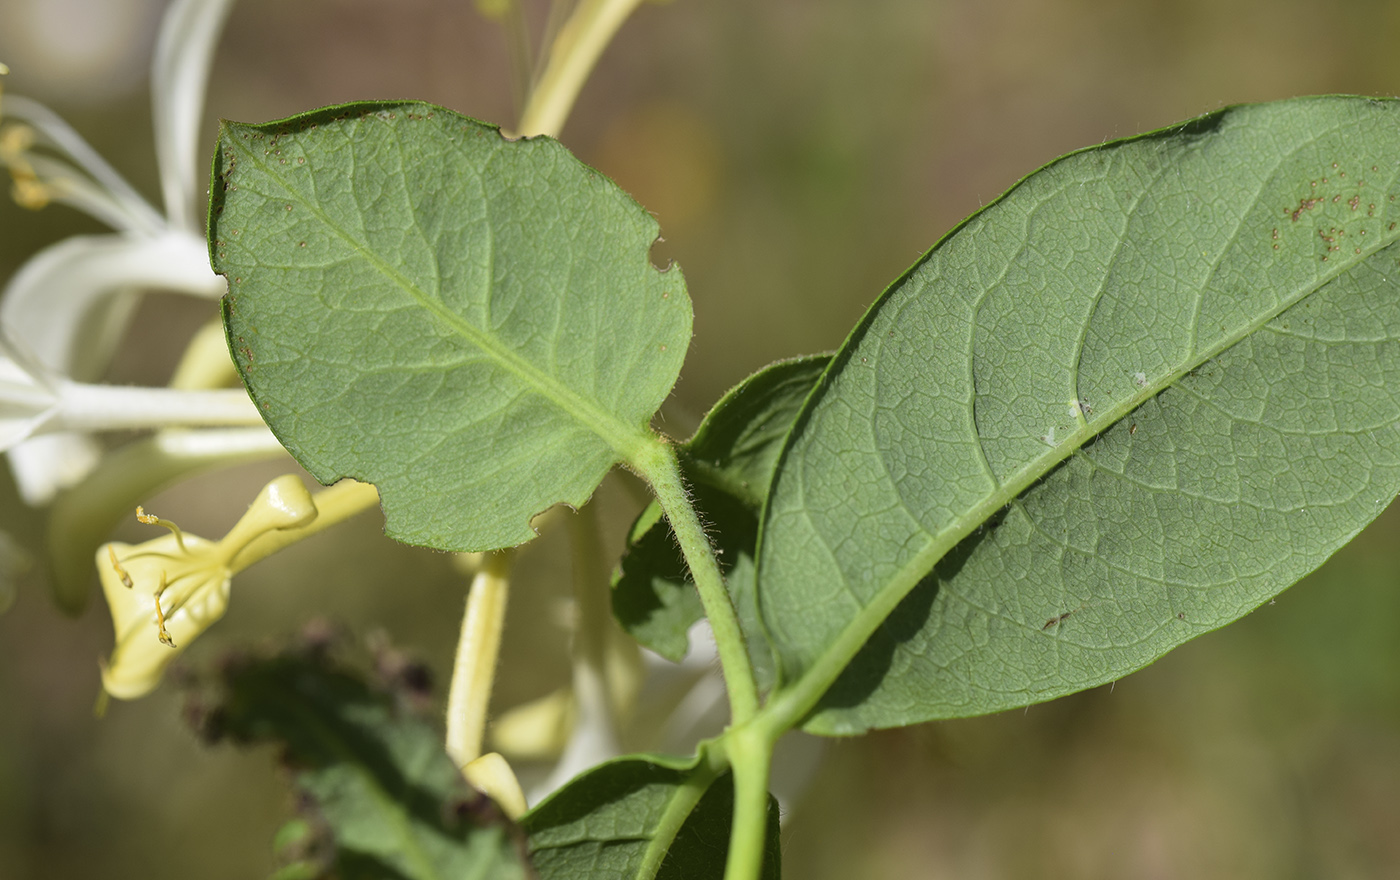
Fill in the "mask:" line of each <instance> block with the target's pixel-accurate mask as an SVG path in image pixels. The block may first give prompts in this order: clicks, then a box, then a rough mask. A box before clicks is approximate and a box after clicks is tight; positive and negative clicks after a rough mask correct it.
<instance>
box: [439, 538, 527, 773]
mask: <svg viewBox="0 0 1400 880" xmlns="http://www.w3.org/2000/svg"><path fill="white" fill-rule="evenodd" d="M514 558H515V552H514V551H513V550H498V551H495V552H493V553H488V554H486V556H485V559H484V560H483V561H482V564H481V568H480V570H478V571H477V573H476V577H474V578H473V579H472V585H471V590H470V591H469V592H468V593H467V607H466V611H465V612H464V613H463V615H462V636H461V639H460V640H459V641H458V642H457V659H456V661H455V662H454V663H453V664H452V685H451V688H450V689H449V691H448V695H447V753H448V754H449V755H451V756H452V760H453V761H455V762H456V763H457V766H458V767H466V766H467V765H468V764H470V763H471V762H472V761H475V760H476V759H477V758H479V757H481V741H482V738H483V735H484V734H485V732H486V710H487V707H488V705H489V704H490V702H491V685H492V682H493V681H494V679H495V677H496V658H497V657H498V656H499V654H500V649H501V630H502V629H503V628H504V626H505V619H506V599H507V597H508V595H509V593H510V566H511V562H512V561H513V560H514Z"/></svg>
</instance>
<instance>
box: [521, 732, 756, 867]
mask: <svg viewBox="0 0 1400 880" xmlns="http://www.w3.org/2000/svg"><path fill="white" fill-rule="evenodd" d="M711 780H712V781H711ZM733 811H734V787H733V779H732V777H731V776H730V775H729V774H728V773H725V774H723V775H721V776H720V777H719V778H718V779H714V778H713V777H712V776H707V775H706V774H705V772H704V771H703V770H700V769H697V767H696V765H695V763H694V762H693V761H692V762H675V761H672V760H670V759H666V758H661V757H631V758H619V759H617V760H615V761H610V762H608V763H606V764H603V765H600V766H598V767H595V768H594V769H592V770H589V771H588V772H586V773H584V774H582V775H580V776H578V777H577V778H575V779H574V780H573V781H572V782H570V783H569V784H568V785H567V786H565V787H564V788H562V789H560V790H559V791H558V792H556V793H555V794H553V795H551V796H550V797H549V798H548V799H547V800H545V801H544V802H542V803H541V804H540V805H539V806H537V807H535V808H534V809H533V810H531V811H530V812H529V813H528V814H527V815H526V816H525V817H524V819H523V823H524V825H525V829H526V831H527V832H528V833H529V835H530V850H531V858H532V861H533V862H534V864H535V868H536V870H537V871H538V872H539V876H540V877H541V880H554V878H558V880H565V878H576V877H599V878H601V877H609V878H629V880H630V878H635V880H651V878H653V877H655V878H657V880H721V878H722V877H723V876H724V866H725V858H726V856H727V854H728V849H729V832H730V824H731V822H732V819H733ZM767 829H768V838H767V844H766V847H765V853H764V863H763V874H762V877H763V880H778V878H779V877H780V876H781V875H782V873H781V858H782V852H781V849H780V848H779V845H778V804H777V801H776V800H774V799H772V798H770V799H769V816H768V826H767ZM653 857H659V858H660V862H659V863H658V864H652V865H650V866H649V867H648V859H649V858H653ZM652 872H655V873H652Z"/></svg>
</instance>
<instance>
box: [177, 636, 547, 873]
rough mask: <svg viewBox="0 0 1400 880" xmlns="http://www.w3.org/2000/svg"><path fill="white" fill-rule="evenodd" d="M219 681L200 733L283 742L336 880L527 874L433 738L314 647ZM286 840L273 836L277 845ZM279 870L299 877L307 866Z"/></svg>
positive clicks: (507, 828)
mask: <svg viewBox="0 0 1400 880" xmlns="http://www.w3.org/2000/svg"><path fill="white" fill-rule="evenodd" d="M220 685H221V689H222V695H221V697H220V699H219V700H218V702H217V704H216V705H215V706H214V707H213V708H212V709H208V710H204V712H203V715H204V719H205V720H204V723H203V727H204V732H205V733H206V735H207V736H209V738H210V739H214V740H217V739H220V738H223V737H228V738H231V739H233V740H234V741H237V742H242V743H254V742H275V743H277V744H279V745H280V746H281V747H282V750H283V754H284V756H285V760H286V761H287V762H288V763H289V764H290V765H291V766H292V768H293V769H294V770H295V771H296V783H297V787H298V788H299V789H300V790H301V792H302V793H303V794H304V795H305V796H306V797H307V798H308V799H309V800H310V801H311V802H312V803H314V804H315V806H316V808H317V811H318V814H319V821H321V822H323V823H324V824H325V826H327V827H328V829H329V832H330V835H331V837H332V839H333V840H334V844H335V846H334V849H335V853H334V857H333V865H332V867H333V868H334V870H335V873H336V874H337V876H341V877H346V878H349V877H366V878H369V877H372V878H375V880H381V878H392V880H447V878H452V880H457V878H469V877H470V878H481V880H487V878H489V880H511V878H524V877H526V876H528V870H527V866H526V860H525V857H524V855H523V853H522V850H523V843H524V841H523V839H521V835H520V833H519V829H517V828H516V827H515V826H513V825H512V824H511V823H510V821H509V820H507V819H506V818H505V816H504V815H503V814H502V813H501V812H500V810H499V809H498V808H496V806H495V805H494V804H492V803H491V802H490V801H489V800H488V799H487V798H486V796H485V795H482V794H480V793H478V792H476V791H473V790H472V789H471V788H470V787H469V786H468V785H467V784H466V782H464V781H463V779H462V774H461V773H460V772H459V771H458V770H457V767H456V766H455V765H454V764H453V763H452V759H451V758H449V757H448V756H447V752H446V751H444V749H443V746H442V743H441V741H440V739H439V737H438V734H437V731H435V730H434V729H433V728H432V726H430V725H429V724H427V723H426V722H424V721H422V720H420V719H418V718H416V717H413V716H412V715H410V714H407V713H405V712H402V711H398V710H396V707H395V705H394V701H393V699H392V698H391V697H390V696H389V695H386V694H383V693H379V692H377V691H374V690H371V689H370V688H369V687H368V686H367V685H366V684H365V683H364V681H363V680H362V679H360V678H359V677H358V676H357V675H355V674H353V673H351V672H349V671H348V670H345V669H342V668H339V667H337V666H335V665H334V664H332V663H331V662H329V661H328V660H327V659H326V657H325V654H324V652H322V651H314V650H313V651H306V652H288V653H284V654H281V655H279V656H275V657H271V658H265V659H254V660H243V661H239V662H234V663H230V664H227V665H226V666H225V668H224V669H223V670H222V671H221V680H220ZM286 838H287V835H285V834H279V845H281V846H286V845H288V843H289V841H288V840H287V839H286ZM287 870H288V871H289V872H290V873H289V875H288V876H303V874H304V872H305V871H307V870H309V863H297V864H294V865H289V866H288V867H287ZM298 871H301V872H303V874H298V873H297V872H298ZM316 876H320V874H319V872H318V873H317V874H316Z"/></svg>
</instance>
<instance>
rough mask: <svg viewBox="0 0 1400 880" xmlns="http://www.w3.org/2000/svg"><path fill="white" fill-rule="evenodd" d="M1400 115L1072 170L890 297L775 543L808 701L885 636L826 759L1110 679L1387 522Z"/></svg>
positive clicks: (1046, 178)
mask: <svg viewBox="0 0 1400 880" xmlns="http://www.w3.org/2000/svg"><path fill="white" fill-rule="evenodd" d="M1397 112H1400V109H1397V105H1396V104H1395V103H1394V102H1390V101H1372V100H1366V99H1355V98H1316V99H1300V100H1295V101H1287V102H1280V103H1276V104H1267V105H1258V106H1249V107H1239V108H1231V109H1228V110H1224V111H1221V112H1219V113H1215V114H1212V115H1210V116H1206V117H1202V118H1201V119H1199V120H1196V121H1194V122H1191V123H1188V124H1186V125H1183V126H1179V127H1177V128H1174V129H1169V130H1165V131H1162V132H1158V133H1154V134H1151V135H1146V136H1143V137H1140V138H1135V139H1132V140H1129V141H1125V142H1120V143H1116V144H1110V145H1106V146H1104V147H1100V148H1093V149H1090V150H1086V151H1083V152H1080V153H1076V154H1071V155H1070V156H1067V157H1065V158H1063V159H1061V160H1058V161H1057V162H1055V163H1052V164H1051V165H1049V166H1047V167H1046V168H1045V169H1042V170H1041V171H1039V172H1037V173H1036V174H1034V175H1032V176H1030V177H1029V178H1027V179H1026V180H1025V181H1023V182H1022V183H1021V184H1019V185H1018V186H1017V187H1015V188H1014V189H1013V190H1011V191H1010V192H1009V193H1008V194H1007V195H1005V196H1003V197H1002V198H1001V199H1000V200H999V201H998V202H996V203H994V204H993V205H991V206H989V207H988V208H987V209H985V210H983V211H981V212H979V213H978V214H976V215H974V216H973V217H972V218H970V219H969V220H968V221H967V222H966V223H965V224H963V225H962V226H961V227H960V228H959V229H957V230H955V232H954V233H953V234H951V235H950V236H949V237H948V238H946V239H944V241H942V242H941V243H940V244H939V245H938V246H936V247H935V248H934V249H933V250H932V251H930V252H929V254H928V255H926V256H925V258H924V259H923V260H921V261H920V262H919V263H918V264H917V265H916V266H915V267H914V268H913V269H911V270H910V272H909V273H908V274H907V275H906V276H905V277H904V278H902V279H901V280H900V281H898V282H897V283H896V284H895V285H893V286H892V287H891V288H890V290H889V291H887V292H886V294H885V295H884V296H883V297H882V298H881V300H880V301H879V302H878V303H877V304H876V305H875V306H874V307H872V309H871V311H870V312H869V313H868V314H867V316H866V318H865V319H864V320H863V321H862V323H861V324H860V325H859V327H858V328H857V329H856V331H855V332H854V333H853V335H852V337H851V339H850V340H848V342H847V344H846V345H845V346H844V347H843V349H842V350H841V352H840V353H838V355H837V359H836V362H835V364H834V365H833V367H832V370H831V371H830V372H829V373H828V374H827V377H826V379H825V380H824V381H823V384H822V386H821V387H820V388H819V389H818V391H817V392H816V393H814V395H813V397H812V399H811V400H810V401H809V403H808V405H807V407H806V409H805V410H804V413H803V415H802V416H801V417H800V418H799V420H798V426H797V428H796V429H795V430H794V433H793V435H792V436H791V438H790V440H789V445H788V447H787V449H786V451H785V457H784V459H783V462H782V464H781V465H780V468H779V473H778V476H777V478H776V480H775V483H774V487H773V491H772V495H771V497H770V500H769V505H768V507H767V509H766V512H765V519H764V521H763V526H762V529H763V530H762V536H761V538H760V549H759V584H760V587H759V590H760V600H761V608H762V613H763V617H764V621H765V624H766V626H767V628H768V630H769V632H770V633H771V635H772V637H773V640H774V642H775V646H776V648H777V651H778V653H779V656H780V658H781V664H782V668H783V674H784V677H785V679H786V681H787V682H788V685H789V686H791V685H792V684H794V683H795V682H796V681H797V680H798V679H800V678H801V677H802V676H803V675H804V674H806V673H808V672H809V671H810V670H813V669H814V668H816V669H817V673H816V674H818V675H825V676H828V680H829V676H830V675H831V674H834V672H833V671H834V670H835V669H839V668H840V666H841V665H843V661H844V659H845V658H846V657H849V656H850V655H851V654H852V653H854V652H855V650H856V648H857V647H859V646H860V645H861V644H862V643H864V642H865V641H866V637H867V636H870V638H869V642H868V643H866V644H865V645H864V648H863V649H861V650H860V653H859V655H858V656H857V657H856V659H855V661H854V662H853V663H852V664H851V665H850V667H849V668H848V669H847V670H846V672H845V674H844V675H843V676H842V677H841V678H840V680H839V681H837V683H836V685H835V687H833V688H832V689H831V690H830V691H829V692H828V693H827V694H826V696H825V698H824V700H823V701H822V703H821V705H820V706H819V707H818V711H817V713H816V714H815V715H814V717H812V718H811V719H809V721H808V724H807V727H808V729H809V730H813V731H815V732H823V733H853V732H858V731H861V730H865V729H868V728H871V727H886V726H895V725H901V724H909V723H914V722H917V721H922V720H928V719H932V718H943V717H957V716H965V715H973V714H981V713H986V712H993V711H997V710H1000V709H1005V708H1009V707H1013V706H1019V705H1025V704H1027V703H1031V702H1036V701H1039V700H1045V699H1050V698H1052V697H1055V696H1059V695H1062V694H1065V693H1069V692H1072V691H1075V690H1079V689H1082V688H1085V687H1088V686H1092V685H1094V684H1099V683H1102V682H1105V681H1108V680H1111V679H1113V678H1116V677H1119V676H1121V675H1123V674H1126V673H1128V672H1131V671H1133V670H1135V669H1138V668H1141V667H1142V666H1144V665H1146V664H1147V663H1150V662H1151V661H1152V660H1154V659H1155V658H1157V657H1159V656H1161V655H1162V654H1163V653H1165V652H1166V651H1168V650H1170V649H1171V648H1172V647H1175V646H1176V645H1178V644H1181V643H1182V642H1184V641H1186V640H1188V639H1190V638H1192V637H1194V636H1196V635H1200V634H1201V633H1204V632H1206V631H1208V630H1211V629H1214V628H1216V627H1219V626H1222V625H1224V624H1226V623H1228V622H1230V621H1232V620H1234V619H1236V618H1238V617H1239V616H1240V615H1242V614H1244V613H1247V612H1248V611H1249V610H1251V609H1252V608H1254V607H1256V606H1257V605H1258V604H1260V603H1261V602H1263V601H1265V600H1267V599H1268V598H1269V597H1270V596H1272V595H1274V594H1276V593H1277V592H1278V591H1280V590H1282V589H1284V588H1285V587H1287V586H1288V585H1289V584H1291V583H1293V582H1294V581H1295V580H1297V579H1298V578H1299V577H1301V576H1302V575H1303V574H1305V573H1307V572H1308V571H1311V570H1312V569H1313V568H1315V567H1316V566H1318V565H1319V564H1321V562H1322V561H1323V560H1325V559H1326V558H1327V557H1328V556H1329V555H1330V554H1331V553H1333V552H1334V551H1335V550H1336V549H1337V548H1338V547H1340V546H1341V545H1342V544H1344V543H1345V542H1346V541H1347V540H1348V539H1350V538H1351V537H1352V536H1353V535H1354V534H1355V533H1356V532H1357V531H1359V530H1360V529H1361V528H1362V527H1363V526H1364V525H1365V524H1366V523H1368V522H1370V520H1371V519H1373V518H1374V517H1375V516H1376V515H1377V514H1378V513H1379V512H1380V511H1381V510H1382V509H1383V508H1384V506H1385V505H1386V504H1387V503H1388V502H1389V501H1390V499H1391V498H1392V497H1394V495H1395V493H1396V491H1397V488H1400V431H1397V424H1398V423H1400V397H1398V396H1397V395H1400V296H1397V293H1400V285H1397V283H1396V282H1397V277H1400V247H1397V246H1396V241H1397V232H1396V221H1397V218H1400V209H1397V205H1396V203H1395V198H1396V194H1397V191H1398V190H1400V183H1398V182H1397V169H1398V168H1400V166H1397V162H1396V156H1400V116H1397ZM950 550H951V551H952V552H949V551H950ZM945 554H946V555H945ZM935 564H937V567H936V568H935V567H934V566H935Z"/></svg>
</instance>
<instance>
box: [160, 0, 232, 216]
mask: <svg viewBox="0 0 1400 880" xmlns="http://www.w3.org/2000/svg"><path fill="white" fill-rule="evenodd" d="M232 6H233V0H175V2H173V3H171V4H170V8H169V9H168V10H167V11H166V13H165V18H164V19H163V20H162V21H161V26H160V36H159V38H157V40H156V52H155V58H154V59H153V61H152V64H151V109H152V114H153V122H154V124H155V131H156V160H157V162H158V163H159V164H160V188H161V192H162V194H163V195H164V196H165V213H166V216H167V217H168V218H169V221H170V225H171V226H173V227H175V228H177V229H188V230H191V231H198V229H199V226H200V224H199V222H198V219H197V217H196V216H195V214H194V213H193V206H194V195H195V192H194V190H195V175H196V173H197V172H198V170H199V167H200V159H199V151H198V142H199V121H200V115H201V114H202V113H203V111H204V93H205V89H206V87H207V85H208V82H209V68H210V67H211V66H212V65H213V63H214V47H215V45H216V44H217V43H218V41H219V34H220V33H221V32H222V31H223V27H224V22H225V21H226V20H227V19H228V14H229V10H230V8H231V7H232Z"/></svg>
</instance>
